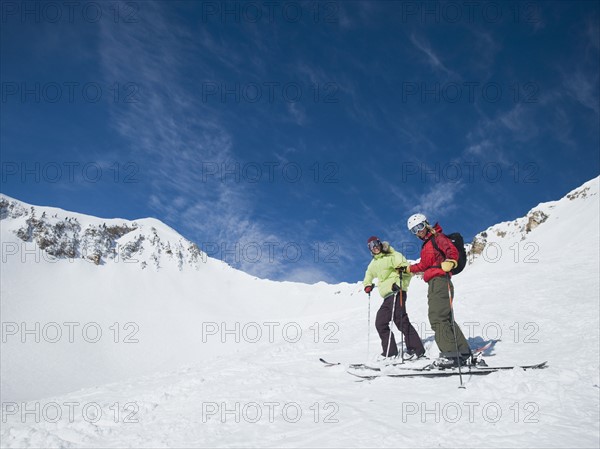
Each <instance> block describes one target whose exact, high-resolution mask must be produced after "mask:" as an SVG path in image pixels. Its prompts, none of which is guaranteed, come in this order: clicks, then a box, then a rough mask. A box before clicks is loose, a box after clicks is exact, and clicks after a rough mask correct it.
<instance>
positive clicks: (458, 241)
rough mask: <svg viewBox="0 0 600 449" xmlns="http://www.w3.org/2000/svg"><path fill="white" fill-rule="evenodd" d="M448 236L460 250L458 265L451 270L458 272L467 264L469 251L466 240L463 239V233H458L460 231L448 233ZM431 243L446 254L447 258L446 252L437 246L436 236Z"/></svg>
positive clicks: (451, 271)
mask: <svg viewBox="0 0 600 449" xmlns="http://www.w3.org/2000/svg"><path fill="white" fill-rule="evenodd" d="M444 235H445V234H444ZM446 237H448V239H450V241H451V242H452V244H453V245H454V247H455V248H456V250H457V251H458V260H457V262H458V265H457V266H456V267H454V268H453V269H452V270H450V273H452V274H458V273H460V272H461V271H462V270H463V269H464V268H465V265H466V264H467V251H466V250H465V241H464V240H463V238H462V235H460V233H458V232H453V233H452V234H448V235H446ZM431 244H432V245H433V247H434V248H435V249H436V251H439V252H440V253H441V254H442V256H444V258H446V254H444V251H442V250H441V249H440V248H439V247H438V246H437V243H435V236H433V237H431Z"/></svg>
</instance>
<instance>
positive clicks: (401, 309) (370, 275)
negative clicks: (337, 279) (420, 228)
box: [363, 236, 425, 358]
mask: <svg viewBox="0 0 600 449" xmlns="http://www.w3.org/2000/svg"><path fill="white" fill-rule="evenodd" d="M367 245H368V247H369V250H370V251H371V255H372V257H373V258H372V260H371V262H370V263H369V266H368V267H367V271H366V273H365V278H364V280H363V285H364V290H365V293H369V294H370V293H371V291H372V290H373V288H374V284H373V279H375V278H377V279H378V280H379V284H378V290H379V294H380V295H381V297H382V298H383V303H382V304H381V307H380V308H379V311H378V312H377V317H376V318H375V327H376V329H377V332H378V333H379V337H380V338H381V347H382V349H383V352H382V354H381V356H382V357H385V358H388V357H397V356H398V347H397V346H396V340H395V338H394V333H393V332H392V333H391V336H390V332H391V330H390V325H389V323H390V321H391V320H392V310H394V312H393V313H394V323H395V324H396V327H397V328H398V329H400V330H401V331H402V333H403V334H404V341H405V342H406V349H407V351H406V358H419V357H423V356H424V355H425V348H424V347H423V343H422V342H421V338H420V337H419V334H418V333H417V331H416V330H415V328H414V327H413V326H412V324H410V320H409V318H408V315H407V314H406V297H407V294H406V292H407V290H408V285H409V284H410V280H411V275H410V274H405V275H404V276H402V282H400V274H399V268H400V267H406V266H408V261H407V260H406V258H405V257H404V256H403V255H402V254H401V253H399V252H397V251H395V250H394V248H392V247H391V246H390V244H389V243H388V242H383V243H382V242H381V240H379V238H377V237H375V236H373V237H371V238H369V240H368V241H367ZM394 302H395V303H396V304H395V306H394ZM388 343H389V346H388Z"/></svg>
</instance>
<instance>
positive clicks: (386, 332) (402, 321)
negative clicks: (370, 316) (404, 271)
mask: <svg viewBox="0 0 600 449" xmlns="http://www.w3.org/2000/svg"><path fill="white" fill-rule="evenodd" d="M394 298H395V300H396V310H395V311H394V323H395V324H396V327H397V328H398V329H401V330H402V333H403V334H404V342H405V343H406V348H407V350H408V351H414V352H415V353H416V354H417V355H421V354H423V353H424V352H425V348H424V347H423V343H422V342H421V338H420V337H419V334H417V331H416V330H415V328H414V327H413V325H412V324H410V320H409V319H408V315H407V314H406V292H404V291H403V292H402V301H400V296H399V295H390V296H388V297H387V298H385V299H384V300H383V304H381V307H380V308H379V310H378V311H377V317H376V318H375V327H376V328H377V332H378V333H379V338H381V347H382V348H383V353H382V354H383V355H386V354H387V355H388V356H390V357H393V356H396V355H398V347H397V346H396V340H395V338H394V333H393V332H392V340H391V343H390V352H389V353H388V352H387V350H388V347H387V346H388V341H389V339H390V321H391V319H392V306H393V305H394ZM401 303H402V304H401Z"/></svg>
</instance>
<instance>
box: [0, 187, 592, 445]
mask: <svg viewBox="0 0 600 449" xmlns="http://www.w3.org/2000/svg"><path fill="white" fill-rule="evenodd" d="M588 184H591V185H592V189H595V192H596V197H595V199H594V198H592V199H591V201H590V200H586V203H585V207H584V206H582V204H581V202H579V203H578V202H577V201H572V202H567V201H565V200H564V199H563V200H561V202H559V203H558V204H557V205H556V206H555V208H554V210H553V211H552V212H551V215H550V218H549V219H548V222H547V223H544V224H542V225H540V226H539V227H538V228H536V229H535V230H534V231H532V232H531V234H529V235H528V237H527V240H525V242H535V244H536V245H537V248H538V249H539V251H538V252H537V254H536V256H535V257H536V258H537V260H538V262H537V263H528V264H524V263H521V260H517V261H516V262H515V260H514V257H513V256H514V252H511V250H510V247H511V245H513V244H514V243H515V242H520V240H519V239H517V240H510V239H509V240H508V241H506V242H501V248H502V249H503V251H504V254H505V256H504V257H503V258H501V259H500V260H498V261H496V262H495V263H489V262H486V261H484V260H481V259H479V260H477V261H476V262H475V263H474V264H473V265H471V266H469V267H468V268H467V269H466V270H465V272H464V273H462V274H461V275H460V276H458V277H456V278H455V279H454V284H455V289H456V298H455V313H456V318H457V322H458V323H459V324H460V325H461V327H462V329H463V332H464V333H465V335H466V336H467V337H468V338H469V340H470V343H471V344H472V346H473V347H475V346H478V345H479V344H480V343H481V342H484V341H489V340H490V339H494V340H498V341H497V342H496V343H495V344H494V345H493V347H492V349H491V350H490V351H489V353H488V354H486V357H485V358H486V361H487V363H488V364H489V365H490V366H494V365H497V366H500V365H506V364H511V365H512V364H527V363H537V362H542V361H545V360H547V361H548V365H549V367H548V368H546V369H544V370H532V371H522V370H512V371H504V372H498V373H492V374H490V375H488V376H473V377H469V376H468V375H465V376H464V381H465V385H466V389H459V388H458V385H459V379H458V377H450V378H436V379H427V378H404V379H394V378H378V379H375V380H372V381H358V380H359V379H358V378H356V377H353V376H351V375H349V374H347V373H346V372H345V371H346V367H347V365H348V364H349V363H358V362H364V361H367V334H366V333H367V320H366V318H367V306H368V304H367V299H366V295H364V294H362V293H357V292H358V291H359V290H360V288H361V287H360V286H359V285H348V284H345V285H341V286H327V285H315V286H294V287H293V289H298V292H296V293H294V294H295V295H296V296H294V298H300V299H296V300H298V301H300V300H301V298H303V295H306V292H309V291H312V292H316V293H312V296H313V297H316V298H327V300H328V301H329V300H330V301H332V302H333V304H334V306H335V307H333V306H332V307H328V308H327V307H326V305H325V304H323V305H320V303H319V302H318V301H317V300H313V299H311V300H304V303H302V304H299V305H298V306H297V307H295V308H294V313H295V315H294V314H292V315H291V316H289V317H286V314H285V307H284V306H283V305H278V301H279V302H280V301H283V299H282V298H281V297H280V296H279V295H280V294H281V292H283V291H287V290H288V287H289V286H288V285H278V286H277V288H275V289H273V290H272V293H273V295H274V296H270V297H269V298H273V299H264V294H265V289H263V288H262V287H260V288H254V290H249V293H248V294H246V295H244V297H243V298H240V299H239V300H236V301H235V303H234V304H235V306H238V304H242V303H248V302H249V301H254V302H253V303H252V304H254V305H256V308H257V311H256V313H255V314H252V310H251V307H249V308H243V309H242V311H241V312H240V311H239V310H238V311H236V310H235V308H234V306H233V305H231V306H227V305H224V304H223V302H221V303H220V304H219V307H217V308H216V309H215V314H214V315H210V317H211V319H208V320H207V321H211V320H213V318H214V317H219V316H220V315H219V314H221V313H230V314H231V316H232V319H235V320H238V321H240V322H245V323H248V322H257V323H263V322H266V321H269V320H271V321H277V320H278V321H279V322H280V323H285V322H298V323H301V324H302V337H301V338H300V339H299V340H298V341H297V342H291V341H289V340H290V339H288V341H286V339H284V338H282V334H281V332H279V329H280V327H279V328H278V332H275V336H276V338H275V340H274V341H273V342H271V341H266V339H265V338H262V339H261V340H260V341H259V342H257V343H248V342H240V343H239V344H235V342H233V343H234V344H222V343H221V342H220V341H219V340H218V339H216V340H215V339H213V340H211V341H210V343H207V344H206V345H203V344H202V343H201V342H200V340H199V339H198V338H197V337H198V335H197V334H195V337H196V339H195V340H194V339H190V340H188V344H187V347H184V348H183V349H185V353H187V354H188V356H189V357H188V358H189V359H190V360H194V362H193V363H189V364H187V366H182V365H183V364H182V363H180V360H181V358H177V357H176V356H177V351H175V349H177V350H181V349H182V348H181V347H178V348H173V351H174V354H173V355H172V358H171V359H169V358H168V357H167V356H164V355H163V354H161V352H162V351H168V350H169V346H168V344H164V345H163V346H161V347H160V349H156V351H157V353H156V357H159V356H162V357H167V358H165V360H173V362H172V363H173V365H171V366H167V367H165V368H164V369H161V370H160V371H159V370H154V371H153V372H151V373H150V374H146V375H138V374H135V375H133V376H128V375H121V378H120V379H121V380H119V379H117V381H116V382H112V383H101V384H98V385H97V386H86V387H85V388H82V389H80V390H77V391H73V392H71V393H66V394H63V393H61V394H58V395H51V396H50V397H47V398H45V399H43V400H39V401H33V400H29V401H28V402H27V403H24V402H22V401H20V400H18V399H15V400H11V401H10V404H17V405H18V406H19V407H20V409H23V408H27V410H35V406H36V405H37V406H38V407H39V408H40V409H44V406H45V405H46V413H45V414H42V419H41V420H40V422H35V413H30V414H28V415H25V416H23V415H21V414H20V413H14V414H12V413H7V409H6V406H7V402H6V401H4V400H3V416H2V430H1V440H2V447H6V448H17V447H19V448H20V447H82V448H92V447H523V448H525V447H527V448H531V447H598V446H599V443H600V432H599V421H600V414H599V404H600V400H599V397H600V388H599V385H600V379H599V361H598V354H599V353H600V348H599V342H600V335H599V332H600V331H599V315H600V313H599V312H600V311H599V305H598V297H599V292H600V283H599V280H598V277H597V273H598V269H599V261H598V251H597V250H598V247H599V242H598V196H597V191H598V180H597V179H596V180H593V181H591V182H590V183H588ZM593 191H594V190H593ZM573 210H576V211H577V212H578V214H577V215H576V214H573V213H572V211H573ZM565 229H570V230H573V229H578V234H579V235H588V236H592V237H589V238H587V237H586V239H581V238H580V237H576V236H572V239H571V240H568V242H566V244H568V247H567V248H556V245H555V242H557V241H562V242H565V239H567V236H568V235H571V234H565ZM521 243H522V242H521ZM567 254H577V257H576V258H575V260H571V259H572V258H571V257H568V256H567ZM582 255H585V257H583V258H582ZM586 257H587V260H586ZM3 268H4V267H3ZM36 268H39V266H38V267H36ZM227 275H228V276H231V274H230V273H229V274H227ZM156 276H158V275H155V277H156ZM172 276H176V275H173V274H172ZM215 276H216V275H215ZM244 282H246V280H244ZM247 282H250V283H249V284H248V285H253V284H252V283H251V281H250V280H248V281H247ZM252 282H258V283H264V282H266V281H253V280H252ZM277 284H282V283H277ZM245 285H246V284H245ZM262 285H263V284H261V286H262ZM249 288H251V287H249ZM151 290H152V289H151V288H149V290H144V295H145V297H146V298H148V299H149V298H150V295H152V291H151ZM17 291H18V289H17V288H16V287H14V285H13V284H10V283H9V285H8V286H7V285H5V283H4V281H3V292H2V293H3V298H4V296H5V293H11V294H16V292H17ZM333 292H339V293H336V294H333ZM211 298H212V300H214V301H221V299H220V296H219V295H217V293H216V292H215V293H214V295H212V296H211ZM323 300H324V301H325V299H323ZM3 301H4V299H3ZM371 301H372V303H371V320H372V322H374V319H375V313H376V311H377V309H378V307H379V305H380V303H381V300H380V299H379V298H376V295H373V296H372V299H371ZM263 302H264V303H265V304H263ZM152 304H154V303H152ZM177 304H178V305H179V306H181V307H183V305H181V302H179V303H177ZM342 304H347V305H346V306H345V307H343V308H340V305H342ZM407 305H408V313H409V316H410V317H411V320H412V321H413V323H415V327H417V330H418V331H419V332H420V334H421V336H422V338H423V339H424V340H426V342H427V343H426V347H427V349H428V353H429V355H430V357H435V356H437V346H436V345H435V343H434V342H433V340H432V339H431V338H430V337H431V335H432V334H431V331H430V330H429V326H428V324H427V304H426V284H425V283H424V282H423V281H422V280H421V279H413V281H412V283H411V286H410V289H409V299H408V303H407ZM213 306H214V305H213ZM14 307H15V308H16V306H14ZM2 311H3V315H6V313H7V312H8V313H11V311H12V309H11V308H9V307H8V306H7V305H5V304H3V310H2ZM184 312H185V310H184ZM188 313H193V312H188ZM261 314H262V318H260V317H261ZM3 318H4V319H6V317H3ZM214 319H215V320H216V318H214ZM196 320H197V321H198V323H197V325H198V326H200V324H199V322H200V321H203V320H204V318H196ZM313 323H319V324H318V326H317V327H315V326H314V325H313ZM326 323H333V324H331V325H330V326H329V327H327V326H326ZM373 327H374V326H373V323H371V329H370V332H371V333H370V342H371V345H370V348H369V352H368V354H369V356H368V358H370V359H371V360H372V359H374V357H375V356H376V354H377V353H378V349H379V338H378V337H377V334H376V332H375V330H374V329H373ZM316 329H318V330H319V333H318V334H316V333H315V330H316ZM264 330H265V329H264V328H263V331H264ZM186 335H187V334H186ZM190 335H191V334H190ZM291 335H293V333H291ZM190 338H192V337H190ZM231 338H232V337H231ZM315 340H316V341H315ZM326 340H329V341H330V342H325V341H326ZM398 341H400V340H399V338H398ZM167 343H168V342H167ZM230 343H231V342H230ZM177 345H183V346H185V344H184V343H182V341H181V340H177ZM9 348H10V347H9ZM18 348H19V346H17V349H18ZM21 348H23V347H22V346H21ZM3 349H4V348H3ZM185 353H184V354H185ZM136 354H137V353H136ZM151 355H152V352H149V353H147V356H151ZM3 357H6V356H5V355H3ZM71 357H73V355H71ZM319 357H323V358H325V359H326V360H328V361H332V362H338V361H339V362H342V365H340V366H332V367H325V365H323V364H322V363H321V362H319V360H318V359H319ZM15 360H18V359H15ZM163 366H164V364H163ZM9 374H10V375H12V376H13V378H14V376H15V373H14V372H9ZM3 375H5V374H3ZM122 379H127V380H122ZM69 403H76V404H80V406H78V407H76V408H75V410H76V413H75V414H74V416H73V418H72V419H71V417H69V416H68V407H67V406H64V405H63V404H69ZM47 404H59V405H62V406H61V407H60V410H61V411H62V417H61V419H58V420H56V421H57V422H49V421H51V420H52V419H51V418H52V417H53V416H54V413H53V412H52V410H55V409H54V408H52V407H51V405H47ZM84 404H94V407H92V408H90V409H89V410H88V412H89V413H88V415H87V416H86V419H84V418H83V417H82V415H81V410H82V406H83V405H84ZM95 404H97V405H98V407H100V408H99V410H101V414H100V415H98V414H97V413H96V412H97V411H98V409H97V408H95ZM115 404H118V407H119V408H118V412H117V408H116V407H115ZM127 404H129V405H127ZM132 407H133V408H132ZM115 421H116V422H115ZM127 421H131V422H127Z"/></svg>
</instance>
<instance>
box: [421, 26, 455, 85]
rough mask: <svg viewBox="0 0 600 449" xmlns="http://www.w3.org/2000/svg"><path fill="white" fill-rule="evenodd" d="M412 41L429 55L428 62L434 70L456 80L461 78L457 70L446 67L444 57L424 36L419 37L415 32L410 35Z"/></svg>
mask: <svg viewBox="0 0 600 449" xmlns="http://www.w3.org/2000/svg"><path fill="white" fill-rule="evenodd" d="M410 41H411V42H412V44H413V45H414V46H415V47H417V49H419V50H421V51H422V52H423V53H425V55H426V56H427V62H428V64H429V65H430V66H431V68H432V69H434V71H438V72H443V73H445V74H446V75H448V76H449V77H451V78H452V79H455V80H459V79H461V78H460V76H459V75H458V74H457V73H456V72H454V71H453V70H450V69H449V68H448V67H446V65H445V64H444V63H443V62H442V59H441V58H440V57H439V56H438V55H437V53H436V52H435V51H434V50H433V48H432V47H431V44H429V42H427V41H426V40H425V39H424V38H422V37H421V38H419V37H417V36H416V34H414V33H413V34H411V35H410Z"/></svg>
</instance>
